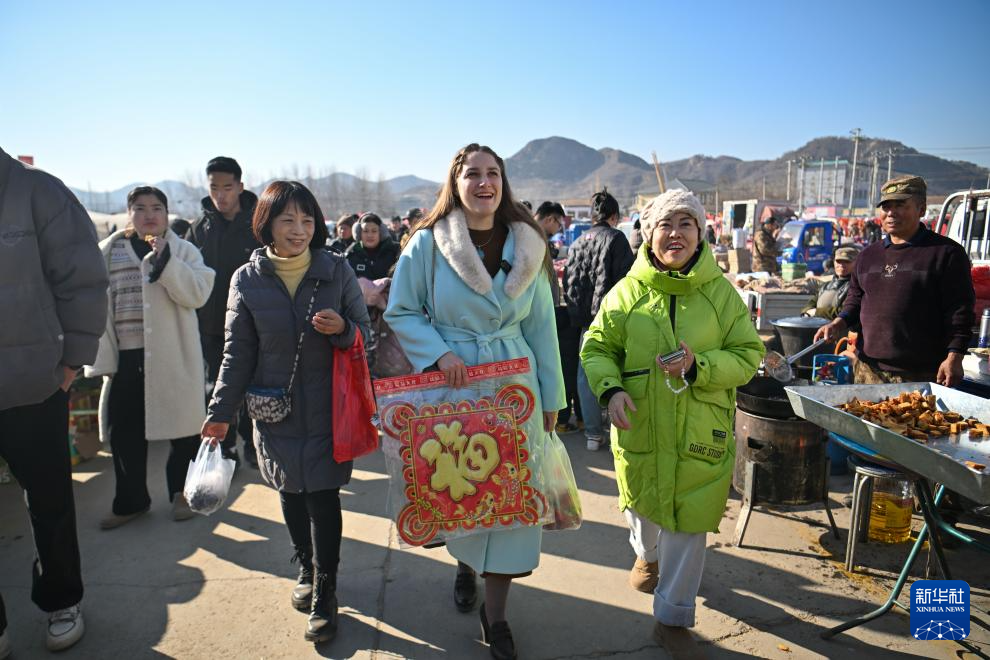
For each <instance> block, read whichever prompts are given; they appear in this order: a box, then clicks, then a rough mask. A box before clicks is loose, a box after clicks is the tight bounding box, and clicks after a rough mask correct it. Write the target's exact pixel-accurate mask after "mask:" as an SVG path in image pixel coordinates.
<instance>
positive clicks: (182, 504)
mask: <svg viewBox="0 0 990 660" xmlns="http://www.w3.org/2000/svg"><path fill="white" fill-rule="evenodd" d="M194 517H196V513H195V512H194V511H193V510H192V509H190V508H189V502H187V501H186V496H185V495H183V494H182V493H176V494H175V498H174V499H173V500H172V520H174V521H175V522H181V521H183V520H189V519H190V518H194Z"/></svg>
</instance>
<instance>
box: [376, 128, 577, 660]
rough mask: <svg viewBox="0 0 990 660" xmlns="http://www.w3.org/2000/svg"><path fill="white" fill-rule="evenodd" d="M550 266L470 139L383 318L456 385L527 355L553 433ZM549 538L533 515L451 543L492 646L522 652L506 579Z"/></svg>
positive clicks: (421, 360)
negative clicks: (479, 583) (482, 367)
mask: <svg viewBox="0 0 990 660" xmlns="http://www.w3.org/2000/svg"><path fill="white" fill-rule="evenodd" d="M553 276H554V275H553V268H552V265H551V262H550V259H549V255H548V252H547V242H546V236H545V235H544V234H543V231H542V230H541V229H540V228H539V227H538V226H537V225H536V223H535V222H534V221H533V219H532V218H531V217H530V216H529V213H528V212H527V210H526V209H525V207H523V206H522V205H520V204H517V203H516V202H515V201H514V200H513V199H512V192H511V190H510V189H509V182H508V181H507V180H506V178H505V163H504V162H503V161H502V159H501V158H499V157H498V155H497V154H496V153H495V152H494V151H492V150H491V149H490V148H488V147H483V146H479V145H477V144H470V145H468V146H466V147H464V148H463V149H461V150H460V151H459V152H457V155H456V156H455V157H454V160H453V161H452V162H451V165H450V169H449V171H448V173H447V177H446V180H445V182H444V186H443V189H442V190H441V192H440V197H439V199H438V200H437V203H436V205H435V206H434V207H433V210H432V211H431V212H430V213H429V215H427V216H426V217H425V218H424V219H423V221H422V222H420V223H419V224H418V225H417V227H416V228H415V229H414V230H413V234H412V235H411V236H410V238H409V241H408V243H407V244H406V247H405V249H404V250H403V252H402V255H401V256H400V257H399V261H398V265H397V267H396V270H395V277H394V279H393V280H392V290H391V294H390V296H389V305H388V309H387V311H386V312H385V320H386V321H387V322H388V324H389V325H390V326H391V327H392V330H393V331H394V332H395V334H396V336H397V337H398V339H399V342H400V344H401V345H402V348H403V350H404V351H405V352H406V355H407V356H408V357H409V360H410V362H412V364H413V366H414V367H415V369H416V371H417V372H421V371H424V370H427V369H430V368H436V369H439V370H440V371H442V372H444V373H445V374H446V376H447V380H448V383H449V384H450V386H451V387H453V388H455V389H456V388H458V387H462V386H464V385H465V384H466V383H467V370H466V365H477V364H484V363H487V362H497V361H500V360H509V359H514V358H520V357H525V358H528V359H529V363H530V366H531V369H532V371H531V373H530V374H529V375H528V378H529V383H528V385H529V387H530V388H531V389H532V391H533V393H534V394H535V395H536V398H537V406H539V409H540V410H543V425H544V429H545V431H546V432H550V431H552V430H553V428H554V424H555V423H556V419H557V411H558V410H560V409H561V408H563V407H564V405H565V396H564V381H563V376H562V374H561V367H560V351H559V348H558V346H557V332H556V324H555V321H554V309H553V298H552V294H551V288H550V277H553ZM424 308H425V309H426V311H427V313H428V314H429V319H427V318H426V317H425V316H424V315H423V310H424ZM430 319H432V323H431V321H430ZM532 441H533V442H534V444H537V443H541V442H542V441H543V438H534V439H533V440H532ZM539 446H540V445H539V444H537V446H536V447H534V450H533V451H534V452H536V451H539ZM541 538H542V528H541V527H539V526H535V527H523V528H515V529H509V530H496V531H491V532H488V533H484V534H477V535H474V536H468V537H465V538H459V539H456V540H450V541H448V542H447V550H448V551H449V552H450V554H451V555H453V556H454V557H455V558H456V559H457V560H458V573H457V580H456V581H455V587H454V602H455V604H456V605H457V608H458V609H459V610H461V611H468V610H470V609H471V608H472V607H473V605H474V602H475V599H476V585H475V574H476V572H480V573H482V575H483V576H484V577H485V603H484V604H483V605H482V607H481V621H482V628H483V631H484V635H485V641H486V642H489V643H490V645H491V646H490V649H491V653H492V656H493V657H496V658H514V657H515V646H514V644H513V641H512V636H511V632H510V631H509V627H508V624H507V623H506V621H505V609H506V601H507V598H508V594H509V586H510V585H511V582H512V579H513V578H514V577H523V576H526V575H529V573H530V572H532V570H533V569H535V568H536V567H537V565H538V564H539V561H540V543H541Z"/></svg>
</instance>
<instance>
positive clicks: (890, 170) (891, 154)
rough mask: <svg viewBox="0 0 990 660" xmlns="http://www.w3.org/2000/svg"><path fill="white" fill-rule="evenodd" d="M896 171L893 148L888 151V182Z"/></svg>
mask: <svg viewBox="0 0 990 660" xmlns="http://www.w3.org/2000/svg"><path fill="white" fill-rule="evenodd" d="M893 171H894V150H893V148H891V149H887V181H890V176H891V174H892V173H893Z"/></svg>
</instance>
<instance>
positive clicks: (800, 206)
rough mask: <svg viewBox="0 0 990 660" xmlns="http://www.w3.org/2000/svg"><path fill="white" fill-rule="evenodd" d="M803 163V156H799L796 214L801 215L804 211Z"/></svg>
mask: <svg viewBox="0 0 990 660" xmlns="http://www.w3.org/2000/svg"><path fill="white" fill-rule="evenodd" d="M804 162H805V157H804V156H801V159H800V160H799V161H798V184H797V194H798V196H797V197H798V198H797V203H798V213H801V211H803V210H804V197H805V195H804V172H805V168H804Z"/></svg>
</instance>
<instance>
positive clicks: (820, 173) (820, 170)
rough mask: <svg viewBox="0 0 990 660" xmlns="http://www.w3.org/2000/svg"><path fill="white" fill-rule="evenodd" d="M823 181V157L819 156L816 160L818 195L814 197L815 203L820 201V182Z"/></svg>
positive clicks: (822, 182)
mask: <svg viewBox="0 0 990 660" xmlns="http://www.w3.org/2000/svg"><path fill="white" fill-rule="evenodd" d="M824 183H825V159H824V158H821V159H819V161H818V196H817V197H816V199H815V204H821V203H822V184H824Z"/></svg>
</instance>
